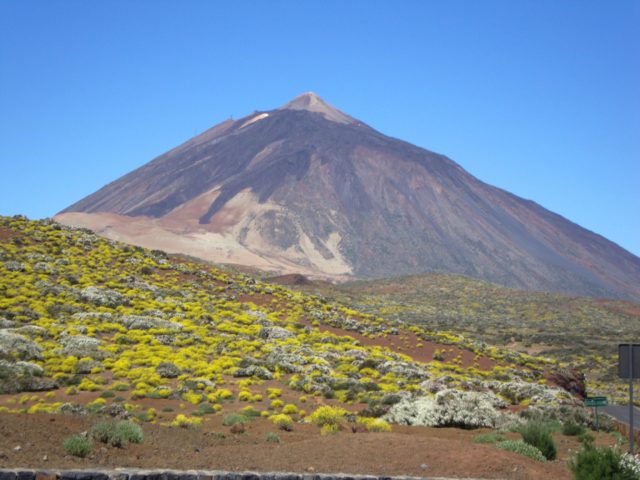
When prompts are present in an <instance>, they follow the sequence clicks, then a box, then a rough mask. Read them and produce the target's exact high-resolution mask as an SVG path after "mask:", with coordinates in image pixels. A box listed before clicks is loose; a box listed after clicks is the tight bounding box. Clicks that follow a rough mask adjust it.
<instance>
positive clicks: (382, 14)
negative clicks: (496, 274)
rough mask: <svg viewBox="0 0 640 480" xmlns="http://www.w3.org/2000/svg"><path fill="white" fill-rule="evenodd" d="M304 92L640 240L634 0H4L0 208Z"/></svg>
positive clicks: (628, 239)
mask: <svg viewBox="0 0 640 480" xmlns="http://www.w3.org/2000/svg"><path fill="white" fill-rule="evenodd" d="M305 91H314V92H316V93H317V94H318V95H320V96H321V97H323V98H324V99H325V100H326V101H328V102H329V103H332V104H333V105H335V106H336V107H338V108H340V109H341V110H343V111H345V112H347V113H348V114H350V115H352V116H354V117H357V118H359V119H361V120H362V121H364V122H366V123H368V124H369V125H371V126H372V127H374V128H376V129H378V130H380V131H382V132H383V133H386V134H388V135H391V136H394V137H398V138H401V139H404V140H407V141H410V142H411V143H414V144H416V145H419V146H421V147H425V148H427V149H430V150H433V151H436V152H439V153H443V154H445V155H447V156H449V157H450V158H452V159H453V160H455V161H456V162H458V163H459V164H460V165H461V166H462V167H464V168H465V169H466V170H468V171H469V172H470V173H472V174H473V175H475V176H476V177H478V178H480V179H481V180H483V181H485V182H487V183H490V184H493V185H496V186H498V187H501V188H504V189H506V190H509V191H511V192H513V193H515V194H517V195H520V196H522V197H525V198H528V199H532V200H535V201H536V202H538V203H540V204H541V205H542V206H544V207H546V208H548V209H550V210H552V211H555V212H557V213H559V214H561V215H563V216H565V217H567V218H568V219H570V220H572V221H574V222H576V223H578V224H580V225H582V226H584V227H586V228H588V229H590V230H593V231H595V232H597V233H600V234H602V235H604V236H605V237H607V238H609V239H611V240H613V241H614V242H616V243H618V244H619V245H621V246H623V247H624V248H626V249H628V250H630V251H631V252H633V253H635V254H636V255H640V208H639V207H640V1H637V0H629V1H624V0H617V1H606V0H602V1H598V2H593V1H586V0H575V1H572V0H563V1H556V0H516V1H513V0H505V1H493V0H483V1H476V0H467V1H456V0H432V1H428V0H420V1H413V2H412V1H401V0H398V1H395V0H394V1H391V0H389V1H375V0H367V1H357V0H350V1H344V0H337V1H328V0H317V1H299V0H290V1H274V0H269V1H266V0H265V1H258V0H252V1H237V0H234V1H231V0H229V1H226V2H223V1H213V0H206V1H205V0H203V1H188V0H175V1H161V0H149V1H146V0H109V1H106V0H104V1H97V0H94V1H85V0H46V1H44V0H43V1H32V0H0V162H1V166H2V170H1V175H0V214H15V213H22V214H26V215H27V216H29V217H31V218H41V217H46V216H51V215H53V214H55V213H56V212H58V211H59V210H61V209H63V208H64V207H66V206H68V205H70V204H71V203H73V202H75V201H77V200H79V199H80V198H82V197H84V196H85V195H87V194H89V193H91V192H93V191H95V190H97V189H98V188H100V187H102V186H103V185H105V184H106V183H108V182H110V181H112V180H114V179H116V178H117V177H119V176H120V175H122V174H125V173H127V172H128V171H130V170H132V169H134V168H136V167H138V166H140V165H142V164H144V163H146V162H147V161H149V160H151V159H152V158H153V157H155V156H157V155H159V154H161V153H163V152H165V151H166V150H168V149H170V148H172V147H174V146H176V145H178V144H179V143H181V142H183V141H185V140H187V139H188V138H190V137H191V136H193V135H194V134H196V133H199V132H201V131H202V130H205V129H207V128H208V127H210V126H212V125H214V124H216V123H218V122H220V121H222V120H225V119H227V118H229V117H230V116H233V117H234V118H238V117H241V116H244V115H247V114H249V113H251V112H252V111H254V110H268V109H271V108H275V107H278V106H279V105H281V104H283V103H285V102H287V101H288V100H290V99H291V98H292V97H294V96H296V95H298V94H300V93H302V92H305Z"/></svg>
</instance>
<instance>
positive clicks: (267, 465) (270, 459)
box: [0, 413, 611, 480]
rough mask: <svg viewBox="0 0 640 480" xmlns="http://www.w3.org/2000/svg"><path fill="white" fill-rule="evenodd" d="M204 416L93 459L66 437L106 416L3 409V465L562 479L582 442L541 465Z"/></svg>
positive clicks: (569, 442)
mask: <svg viewBox="0 0 640 480" xmlns="http://www.w3.org/2000/svg"><path fill="white" fill-rule="evenodd" d="M206 418H207V421H206V422H205V424H204V426H203V427H202V428H200V429H197V430H187V429H182V428H170V427H163V426H159V425H152V424H144V425H143V429H144V434H145V440H144V443H143V444H141V445H133V444H132V445H128V446H126V447H125V448H113V447H108V446H105V445H103V444H99V443H95V444H94V448H93V452H92V453H91V454H90V455H89V457H87V458H84V459H81V458H76V457H72V456H69V455H67V454H66V453H65V451H64V450H63V448H62V442H63V439H64V438H65V437H67V436H68V435H71V434H74V433H79V432H83V431H87V430H88V429H89V428H90V427H91V425H93V424H94V423H96V422H98V421H100V419H98V418H95V417H91V416H85V417H74V416H66V415H46V414H35V415H26V414H6V413H3V414H0V467H24V468H49V469H53V468H64V469H67V468H68V469H77V468H91V467H140V468H176V469H224V470H234V471H242V470H258V471H292V472H301V473H303V472H318V473H337V472H343V473H352V474H376V475H412V476H436V477H437V476H447V477H461V478H465V477H475V478H487V479H498V478H500V479H517V480H529V479H531V480H533V479H536V480H563V479H570V478H571V475H570V473H569V471H568V469H567V467H566V460H567V458H568V457H569V456H570V455H571V452H572V451H575V450H577V449H578V444H577V442H576V440H575V438H572V437H563V436H561V435H560V436H556V444H557V445H558V452H559V455H558V458H559V460H556V461H553V462H546V463H542V462H536V461H534V460H530V459H528V458H526V457H523V456H521V455H518V454H515V453H510V452H505V451H502V450H498V449H496V448H495V447H494V446H492V445H482V444H475V443H473V437H474V436H475V435H477V434H478V433H480V432H482V431H478V430H476V431H470V430H459V429H453V428H440V429H435V428H423V427H402V426H395V427H394V429H393V432H391V433H355V434H354V433H351V432H349V431H343V432H340V433H338V434H335V435H329V436H322V435H320V434H319V431H318V428H317V427H315V426H313V425H306V424H304V425H303V424H296V425H295V426H294V429H293V431H292V432H284V431H277V430H275V428H274V426H273V425H272V424H271V423H270V422H269V421H268V420H266V419H262V418H258V419H255V420H253V421H252V422H251V423H250V424H249V425H248V427H247V431H246V432H245V433H243V434H236V435H234V434H232V433H230V431H229V427H224V426H222V424H221V419H222V416H221V415H220V414H218V415H212V416H207V417H206ZM268 432H275V433H277V434H278V436H279V437H280V439H281V441H280V443H269V442H267V441H266V434H267V433H268ZM222 433H223V434H224V438H223V435H222ZM509 435H510V436H513V437H514V438H516V436H517V435H516V434H509ZM597 440H598V443H607V442H608V443H610V442H611V437H610V436H608V435H605V434H600V435H599V436H598V439H597ZM18 446H19V447H20V448H19V449H16V447H18ZM425 465H426V468H425V467H424V466H425Z"/></svg>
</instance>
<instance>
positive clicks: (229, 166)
mask: <svg viewBox="0 0 640 480" xmlns="http://www.w3.org/2000/svg"><path fill="white" fill-rule="evenodd" d="M525 174H526V173H525ZM56 219H57V220H59V221H60V222H62V223H65V224H67V225H73V226H82V227H87V228H90V229H92V230H94V231H95V232H97V233H99V234H100V235H104V236H106V237H109V238H112V239H116V240H121V241H126V242H127V243H132V244H136V245H142V246H146V247H150V248H156V249H162V250H165V251H168V252H173V253H185V254H188V255H193V256H196V257H200V258H204V259H207V260H212V261H216V262H219V263H235V264H242V265H249V266H251V267H257V268H261V269H264V270H272V271H277V272H281V273H303V274H309V275H314V276H316V277H321V278H332V279H348V278H353V277H355V278H380V277H392V276H399V275H407V274H422V273H427V272H444V273H454V274H461V275H466V276H469V277H473V278H478V279H483V280H488V281H491V282H495V283H498V284H501V285H506V286H511V287H517V288H522V289H528V290H543V291H555V292H569V293H575V294H580V295H589V296H594V297H605V298H624V299H636V300H638V299H640V259H639V258H638V257H636V256H634V255H633V254H631V253H629V252H627V251H626V250H624V249H622V248H620V247H619V246H618V245H616V244H614V243H613V242H610V241H609V240H607V239H605V238H603V237H601V236H600V235H597V234H595V233H593V232H590V231H588V230H586V229H584V228H582V227H580V226H579V225H576V224H574V223H572V222H570V221H569V220H567V219H565V218H563V217H561V216H560V215H557V214H555V213H553V212H550V211H549V210H546V209H544V208H542V207H541V206H540V205H538V204H536V203H535V202H533V201H530V200H525V199H522V198H519V197H517V196H516V195H513V194H511V193H509V192H506V191H504V190H502V189H500V188H496V187H494V186H491V185H488V184H486V183H484V182H482V181H480V180H479V179H477V178H475V177H474V176H473V175H471V174H470V173H468V172H466V171H465V170H464V169H463V168H462V167H460V165H458V164H456V163H455V162H454V161H452V160H451V159H449V158H447V157H446V156H444V155H440V154H437V153H434V152H431V151H429V150H425V149H423V148H420V147H417V146H415V145H411V144H409V143H407V142H403V141H401V140H398V139H395V138H391V137H388V136H386V135H384V134H382V133H380V132H378V131H376V130H374V129H373V128H371V127H369V126H368V125H366V124H365V123H363V122H362V121H360V120H357V119H354V118H353V117H351V116H349V115H347V114H346V113H344V112H341V111H340V110H338V109H336V108H335V107H333V106H331V105H329V104H328V103H327V102H325V101H324V100H323V99H321V98H319V97H318V96H317V95H314V94H312V93H307V94H303V95H300V96H299V97H296V98H295V99H293V100H292V101H291V102H288V103H287V104H285V105H283V106H282V107H280V108H277V109H273V110H268V111H260V112H254V113H253V114H251V115H248V116H246V117H243V118H241V119H238V120H236V121H233V120H227V121H225V122H222V123H220V124H219V125H216V126H214V127H213V128H211V129H209V130H207V131H205V132H204V133H202V134H200V135H198V136H196V137H194V138H192V139H190V140H188V141H187V142H185V143H184V144H182V145H180V146H178V147H176V148H174V149H173V150H171V151H169V152H167V153H165V154H163V155H160V156H159V157H157V158H155V159H153V160H152V161H150V162H149V163H146V164H145V165H143V166H141V167H140V168H138V169H136V170H134V171H132V172H130V173H128V174H126V175H124V176H123V177H121V178H119V179H116V180H115V181H113V182H112V183H110V184H108V185H106V186H104V187H103V188H101V189H100V190H98V191H96V192H94V193H92V194H90V195H88V196H87V197H86V198H84V199H81V200H79V201H78V202H76V203H74V204H73V205H71V206H69V207H68V208H66V209H64V210H63V211H62V212H60V214H58V215H57V216H56Z"/></svg>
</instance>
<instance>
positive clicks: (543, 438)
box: [519, 422, 557, 460]
mask: <svg viewBox="0 0 640 480" xmlns="http://www.w3.org/2000/svg"><path fill="white" fill-rule="evenodd" d="M519 431H520V434H521V435H522V440H523V441H524V442H525V443H528V444H529V445H532V446H534V447H536V448H537V449H538V450H540V451H541V452H542V454H543V455H544V457H545V458H546V459H547V460H554V459H555V458H556V454H557V450H556V445H555V443H553V438H551V432H550V431H549V427H548V426H547V425H545V424H544V423H542V422H529V423H527V424H526V425H524V426H522V427H520V429H519Z"/></svg>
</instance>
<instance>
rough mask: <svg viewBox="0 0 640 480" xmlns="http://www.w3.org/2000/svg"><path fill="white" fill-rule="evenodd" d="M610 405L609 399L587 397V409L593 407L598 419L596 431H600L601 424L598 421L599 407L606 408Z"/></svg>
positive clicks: (585, 402) (585, 403) (585, 404)
mask: <svg viewBox="0 0 640 480" xmlns="http://www.w3.org/2000/svg"><path fill="white" fill-rule="evenodd" d="M607 405H609V402H608V401H607V397H587V399H586V400H585V401H584V406H585V407H593V415H594V416H595V417H596V430H600V422H599V420H598V407H606V406H607Z"/></svg>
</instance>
